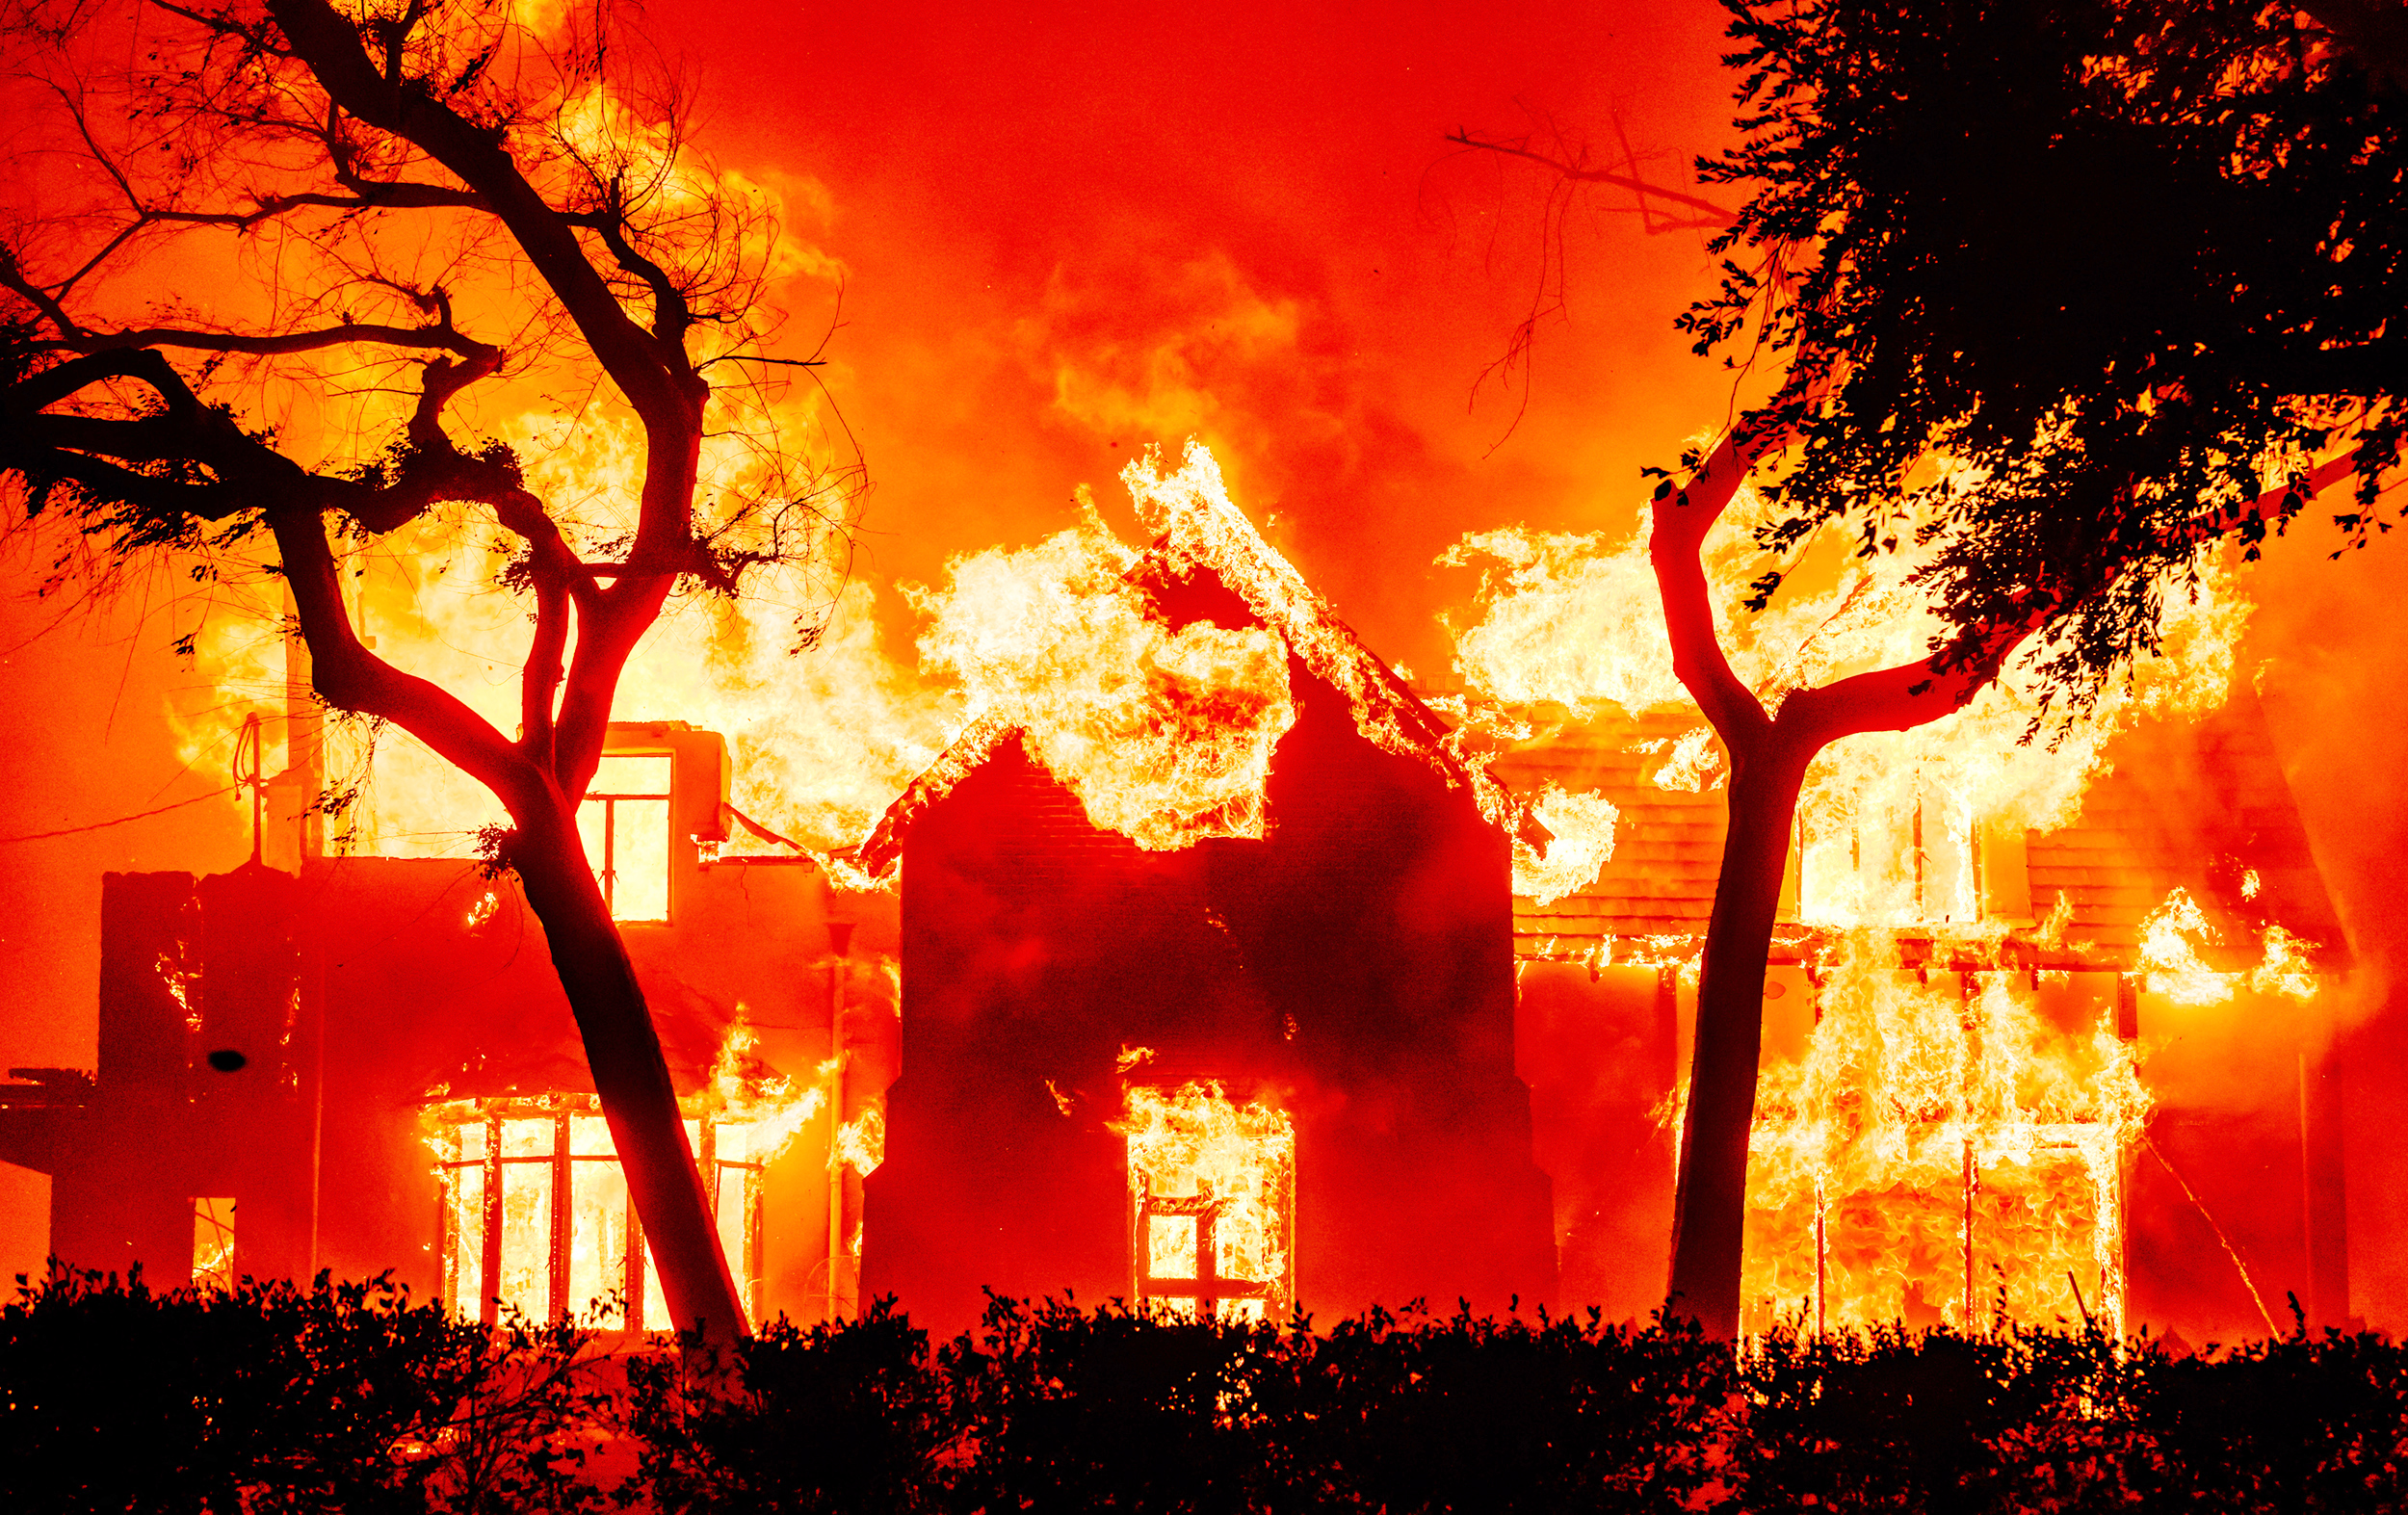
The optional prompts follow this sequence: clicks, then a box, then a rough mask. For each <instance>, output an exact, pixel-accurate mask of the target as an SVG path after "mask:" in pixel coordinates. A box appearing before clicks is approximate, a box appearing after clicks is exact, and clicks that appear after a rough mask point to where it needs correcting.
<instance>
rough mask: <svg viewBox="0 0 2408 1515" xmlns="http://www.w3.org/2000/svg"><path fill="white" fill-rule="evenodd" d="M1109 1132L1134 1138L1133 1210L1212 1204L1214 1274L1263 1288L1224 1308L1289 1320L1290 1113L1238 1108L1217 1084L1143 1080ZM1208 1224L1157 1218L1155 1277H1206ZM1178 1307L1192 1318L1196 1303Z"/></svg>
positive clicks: (1256, 1105)
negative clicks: (1202, 1250)
mask: <svg viewBox="0 0 2408 1515" xmlns="http://www.w3.org/2000/svg"><path fill="white" fill-rule="evenodd" d="M1112 1130H1113V1131H1115V1132H1118V1133H1119V1134H1120V1135H1121V1136H1125V1137H1126V1138H1127V1140H1128V1153H1129V1196H1130V1204H1131V1210H1132V1214H1133V1215H1135V1214H1140V1213H1142V1210H1143V1207H1144V1206H1145V1204H1146V1202H1147V1201H1148V1200H1149V1199H1206V1200H1210V1201H1213V1202H1214V1212H1213V1216H1212V1220H1213V1227H1212V1230H1213V1275H1214V1276H1215V1277H1216V1278H1218V1279H1223V1280H1233V1281H1238V1282H1242V1283H1251V1284H1259V1285H1263V1286H1265V1288H1264V1290H1263V1292H1262V1293H1260V1294H1258V1295H1257V1296H1256V1297H1252V1298H1244V1299H1224V1300H1222V1301H1221V1303H1220V1305H1219V1307H1218V1312H1217V1313H1218V1314H1219V1315H1220V1316H1221V1317H1222V1318H1223V1319H1229V1318H1243V1319H1258V1320H1259V1319H1279V1318H1280V1317H1282V1316H1284V1315H1285V1314H1286V1313H1287V1311H1288V1308H1289V1305H1290V1303H1291V1300H1292V1296H1293V1288H1294V1286H1293V1279H1292V1277H1291V1274H1290V1257H1289V1250H1288V1248H1289V1241H1288V1238H1289V1234H1290V1230H1291V1228H1292V1226H1293V1225H1294V1221H1295V1215H1294V1208H1295V1193H1296V1128H1295V1127H1294V1125H1293V1124H1292V1123H1291V1122H1290V1121H1289V1119H1288V1115H1287V1113H1286V1111H1284V1110H1275V1109H1273V1108H1271V1107H1269V1106H1267V1105H1265V1104H1263V1103H1262V1102H1260V1101H1259V1100H1257V1101H1249V1102H1248V1103H1246V1104H1244V1105H1239V1104H1236V1103H1235V1102H1233V1101H1232V1100H1230V1099H1229V1097H1228V1096H1227V1095H1226V1094H1224V1093H1223V1092H1222V1091H1221V1086H1220V1085H1219V1084H1217V1083H1211V1082H1191V1083H1188V1084H1181V1085H1180V1086H1179V1087H1178V1088H1177V1089H1175V1090H1171V1089H1164V1088H1159V1087H1153V1086H1149V1085H1144V1084H1139V1085H1133V1086H1132V1087H1131V1088H1130V1090H1129V1098H1128V1107H1127V1110H1126V1111H1125V1113H1124V1114H1123V1116H1122V1118H1121V1119H1119V1120H1117V1121H1114V1122H1112ZM1201 1230H1202V1227H1201V1226H1200V1225H1199V1224H1198V1223H1197V1222H1196V1221H1195V1220H1194V1219H1193V1218H1192V1217H1190V1216H1185V1215H1155V1216H1153V1217H1151V1220H1150V1223H1149V1224H1148V1226H1147V1228H1146V1236H1145V1239H1144V1241H1145V1247H1146V1257H1147V1262H1146V1270H1147V1273H1148V1275H1149V1276H1150V1277H1153V1278H1156V1279H1165V1280H1169V1279H1194V1278H1197V1277H1199V1276H1200V1269H1201V1260H1200V1259H1199V1257H1198V1255H1197V1238H1198V1236H1199V1235H1200V1233H1201ZM1174 1297H1175V1296H1174ZM1171 1308H1172V1309H1173V1310H1175V1311H1178V1312H1179V1313H1184V1314H1192V1313H1193V1308H1194V1300H1193V1299H1192V1298H1190V1299H1187V1300H1186V1301H1185V1304H1184V1308H1183V1307H1182V1306H1181V1305H1180V1304H1178V1303H1173V1304H1172V1306H1171Z"/></svg>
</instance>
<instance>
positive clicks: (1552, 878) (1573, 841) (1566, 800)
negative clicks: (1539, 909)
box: [1513, 783, 1621, 905]
mask: <svg viewBox="0 0 2408 1515" xmlns="http://www.w3.org/2000/svg"><path fill="white" fill-rule="evenodd" d="M1620 814H1621V813H1620V812H1619V811H1617V810H1615V809H1614V807H1613V801H1612V800H1610V799H1608V798H1607V797H1605V796H1603V795H1581V794H1573V793H1571V792H1569V791H1567V790H1564V789H1562V788H1559V787H1558V786H1557V785H1555V784H1553V783H1550V784H1549V785H1548V786H1547V788H1546V791H1545V792H1544V793H1543V794H1541V795H1540V796H1539V797H1538V799H1537V801H1536V802H1535V803H1533V804H1532V805H1531V815H1532V816H1534V817H1536V818H1537V820H1538V823H1539V824H1541V825H1543V826H1545V827H1546V828H1547V830H1548V831H1549V832H1550V833H1551V834H1552V835H1553V836H1554V838H1555V840H1554V841H1552V842H1550V843H1548V844H1547V854H1546V856H1544V857H1541V856H1539V854H1538V851H1537V849H1535V848H1533V847H1531V844H1530V843H1528V842H1526V841H1524V840H1522V839H1521V838H1520V837H1516V838H1514V841H1513V892H1514V893H1515V894H1517V895H1528V896H1530V897H1531V899H1532V900H1534V901H1537V902H1538V903H1540V904H1542V905H1543V904H1552V903H1554V902H1555V901H1557V900H1559V899H1561V898H1563V897H1564V896H1565V895H1568V894H1572V893H1574V892H1576V891H1578V890H1582V889H1585V888H1587V887H1588V886H1589V885H1590V884H1593V883H1595V882H1596V881H1597V874H1598V871H1599V870H1600V869H1602V868H1604V867H1605V866H1606V864H1607V862H1608V861H1609V860H1610V859H1611V858H1612V856H1613V825H1614V822H1615V821H1616V820H1617V819H1619V817H1620Z"/></svg>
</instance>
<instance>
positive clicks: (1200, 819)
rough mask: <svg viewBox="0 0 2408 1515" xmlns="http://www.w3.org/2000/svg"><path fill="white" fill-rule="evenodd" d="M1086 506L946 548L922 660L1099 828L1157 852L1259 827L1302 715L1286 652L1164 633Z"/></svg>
mask: <svg viewBox="0 0 2408 1515" xmlns="http://www.w3.org/2000/svg"><path fill="white" fill-rule="evenodd" d="M1082 505H1083V516H1082V520H1081V522H1080V524H1079V525H1078V526H1077V527H1076V528H1074V529H1072V530H1070V531H1067V532H1062V533H1060V534H1058V535H1054V536H1051V537H1048V538H1047V539H1046V540H1044V541H1043V542H1040V543H1038V544H1037V545H1036V546H1034V547H1031V548H1027V549H1024V550H1022V551H1019V552H1008V551H1005V550H1003V549H1000V548H994V549H989V550H987V551H985V552H981V553H974V554H970V555H968V556H966V557H960V558H955V560H954V561H953V562H951V563H950V564H949V565H948V573H949V577H950V579H951V583H950V584H949V585H948V586H947V587H946V588H944V589H942V590H935V591H929V590H920V591H916V592H914V593H912V595H911V600H912V604H913V606H914V607H915V608H916V609H918V610H919V611H920V612H921V614H924V615H926V616H927V617H928V618H929V629H928V630H927V631H926V632H925V633H923V634H922V636H921V638H920V658H921V666H923V668H925V669H927V670H929V671H930V672H933V673H938V674H952V675H954V676H955V677H957V678H958V679H959V680H960V681H961V683H962V686H963V689H964V691H965V693H966V698H967V702H968V706H969V708H970V709H971V710H972V711H973V712H975V713H977V716H978V717H980V718H985V719H987V721H988V722H989V724H988V726H987V727H984V728H982V730H992V729H993V728H994V725H995V723H999V722H1000V723H1004V724H1008V726H1009V727H1011V728H1014V729H1017V730H1018V731H1019V732H1020V733H1021V735H1022V741H1023V742H1024V743H1025V744H1027V746H1028V748H1029V752H1030V755H1031V756H1032V757H1033V758H1034V759H1035V760H1036V761H1037V762H1038V763H1040V764H1042V765H1043V766H1044V768H1045V769H1046V771H1048V772H1050V773H1052V774H1053V775H1054V776H1055V777H1056V778H1058V779H1060V781H1061V782H1062V784H1063V785H1064V786H1066V787H1067V788H1068V789H1069V790H1070V791H1071V792H1072V793H1073V794H1075V795H1077V796H1078V797H1079V801H1080V803H1081V804H1082V805H1083V806H1084V807H1085V808H1086V815H1087V819H1088V820H1089V821H1091V822H1093V823H1095V824H1096V825H1098V826H1100V827H1103V828H1106V829H1108V830H1113V831H1118V832H1120V833H1122V834H1123V835H1125V836H1127V837H1129V838H1130V839H1131V840H1133V841H1135V842H1136V843H1137V844H1138V845H1139V847H1142V848H1147V849H1154V850H1165V849H1174V848H1181V847H1187V846H1189V845H1191V844H1192V843H1194V842H1195V841H1197V840H1198V839H1200V838H1203V837H1208V836H1230V837H1260V836H1262V835H1263V832H1264V822H1265V815H1264V799H1263V785H1264V782H1265V780H1266V779H1267V778H1268V777H1269V771H1270V754H1271V749H1272V747H1274V746H1275V745H1276V744H1278V741H1279V739H1280V737H1282V736H1284V735H1285V734H1286V733H1287V730H1288V728H1289V726H1291V725H1292V724H1294V723H1295V720H1296V707H1295V705H1294V703H1293V702H1292V701H1291V700H1290V698H1289V693H1288V659H1287V653H1286V650H1285V649H1284V648H1283V647H1282V646H1281V645H1280V643H1279V639H1278V638H1277V637H1276V636H1274V635H1272V633H1270V632H1269V631H1268V630H1266V629H1264V628H1263V627H1260V626H1249V627H1241V628H1237V629H1229V628H1224V627H1219V626H1216V625H1213V624H1211V623H1210V622H1206V621H1196V622H1192V623H1191V624H1189V625H1187V626H1184V627H1181V628H1180V629H1178V630H1177V631H1173V630H1171V629H1170V628H1169V626H1167V625H1166V624H1165V622H1164V620H1163V618H1162V614H1161V612H1160V610H1159V609H1157V608H1156V606H1155V605H1154V603H1153V601H1152V600H1151V599H1150V598H1149V597H1148V596H1147V595H1146V593H1145V591H1144V590H1143V589H1142V588H1139V586H1138V585H1137V584H1136V583H1134V582H1133V580H1132V577H1131V575H1132V571H1133V570H1134V569H1135V568H1136V567H1137V565H1138V562H1139V556H1138V554H1137V553H1135V552H1134V551H1132V550H1131V549H1130V548H1128V547H1127V546H1125V545H1124V544H1123V543H1121V542H1120V541H1119V540H1118V539H1117V538H1116V537H1114V536H1113V535H1112V532H1111V530H1110V529H1109V528H1108V527H1106V526H1105V524H1104V522H1103V519H1102V517H1101V516H1099V515H1098V514H1096V512H1095V508H1094V505H1093V502H1092V501H1091V500H1086V499H1085V498H1084V497H1083V500H1082ZM998 734H1000V733H998ZM985 745H989V746H991V743H985Z"/></svg>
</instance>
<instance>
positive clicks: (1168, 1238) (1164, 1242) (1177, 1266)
mask: <svg viewBox="0 0 2408 1515" xmlns="http://www.w3.org/2000/svg"><path fill="white" fill-rule="evenodd" d="M1145 1227H1146V1231H1145V1249H1146V1253H1147V1262H1146V1271H1147V1272H1148V1273H1149V1274H1151V1275H1152V1276H1153V1277H1156V1278H1193V1277H1194V1276H1195V1233H1196V1229H1197V1228H1196V1217H1195V1216H1194V1215H1148V1216H1146V1217H1145ZM1213 1250H1214V1251H1216V1252H1217V1251H1219V1250H1220V1249H1219V1248H1218V1247H1215V1248H1214V1249H1213Z"/></svg>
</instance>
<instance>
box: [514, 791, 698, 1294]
mask: <svg viewBox="0 0 2408 1515" xmlns="http://www.w3.org/2000/svg"><path fill="white" fill-rule="evenodd" d="M511 861H512V863H513V865H514V866H515V867H516V869H517V872H518V876H519V878H520V879H521V880H522V881H523V882H524V884H525V885H526V890H527V903H528V906H529V907H530V908H531V909H533V910H534V911H535V913H536V919H537V920H538V921H541V922H542V923H543V931H544V935H545V937H546V939H548V940H549V941H550V943H551V945H552V964H553V967H554V968H555V969H557V970H558V971H559V973H560V978H561V987H562V988H563V989H564V990H566V991H567V994H568V1006H569V1008H570V1009H571V1010H572V1011H573V1012H575V1014H576V1017H577V1029H578V1031H579V1032H581V1033H582V1034H583V1036H584V1038H585V1044H586V1061H587V1064H588V1066H589V1067H590V1068H591V1070H592V1073H593V1087H594V1092H595V1093H596V1094H598V1095H600V1096H601V1100H602V1113H603V1116H604V1117H605V1118H606V1119H607V1120H608V1121H609V1122H610V1128H611V1140H612V1142H613V1143H614V1144H615V1146H616V1148H617V1151H618V1161H619V1165H620V1167H621V1168H622V1169H623V1170H624V1171H625V1173H626V1175H627V1190H628V1193H629V1194H630V1195H631V1196H633V1198H634V1200H635V1205H636V1217H637V1219H638V1220H639V1221H641V1223H642V1226H643V1240H644V1241H646V1242H648V1243H649V1244H650V1246H651V1248H652V1261H653V1263H654V1265H655V1266H656V1267H659V1269H660V1274H661V1292H662V1293H663V1294H664V1295H665V1296H666V1297H667V1300H668V1309H669V1316H670V1318H671V1323H673V1324H674V1325H675V1326H676V1327H677V1328H678V1329H679V1330H684V1331H696V1332H699V1333H700V1334H701V1335H703V1336H704V1337H706V1338H709V1339H711V1340H714V1341H727V1340H730V1339H732V1338H734V1337H738V1336H742V1335H744V1334H745V1333H746V1322H745V1317H744V1310H743V1307H742V1306H741V1305H740V1304H739V1303H738V1301H737V1297H736V1284H735V1280H734V1279H733V1277H731V1276H730V1274H729V1272H728V1269H727V1260H726V1258H725V1257H724V1256H722V1255H721V1252H720V1241H719V1232H718V1229H717V1228H716V1227H714V1226H713V1225H712V1223H711V1212H710V1206H709V1202H708V1200H707V1198H706V1197H705V1195H704V1193H703V1188H702V1177H701V1174H700V1172H699V1171H698V1170H697V1169H696V1167H695V1165H694V1148H693V1147H692V1146H691V1145H689V1144H688V1143H687V1140H686V1124H685V1120H684V1117H683V1116H681V1115H680V1114H679V1113H678V1110H677V1090H676V1088H675V1087H674V1086H673V1085H672V1084H670V1082H669V1073H668V1059H667V1058H666V1057H664V1056H663V1055H662V1052H661V1037H660V1032H658V1031H657V1030H655V1029H654V1027H653V1024H652V1014H651V1011H650V1009H649V1008H648V1007H647V1006H645V1004H644V998H643V987H642V985H641V983H639V982H638V981H637V980H636V970H635V965H634V964H633V963H631V962H630V961H629V960H628V957H627V948H626V944H625V943H623V942H622V941H621V940H620V939H619V934H618V927H617V926H616V924H615V923H614V922H613V921H612V920H611V915H610V909H609V907H608V906H607V905H606V904H605V903H604V902H603V900H602V890H601V887H600V885H598V884H597V883H596V882H595V881H594V877H593V872H592V870H591V869H590V868H589V867H588V866H587V859H586V852H585V845H584V842H583V840H582V839H581V838H580V837H579V836H578V834H577V825H576V819H575V816H574V814H573V813H568V814H563V813H560V812H557V811H556V812H555V813H554V814H552V815H550V816H547V817H544V818H542V819H541V820H540V821H539V822H537V823H536V824H530V823H529V818H524V817H522V818H521V819H520V823H519V830H518V837H517V840H516V843H515V846H514V849H513V852H512V856H511ZM629 1303H630V1305H631V1306H632V1304H633V1303H634V1301H632V1300H631V1301H629Z"/></svg>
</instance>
